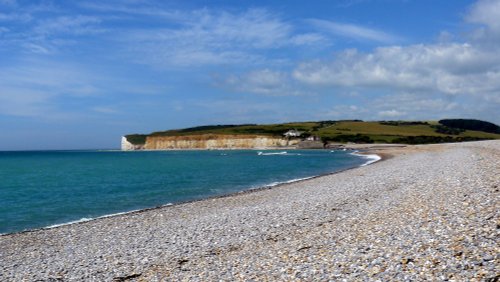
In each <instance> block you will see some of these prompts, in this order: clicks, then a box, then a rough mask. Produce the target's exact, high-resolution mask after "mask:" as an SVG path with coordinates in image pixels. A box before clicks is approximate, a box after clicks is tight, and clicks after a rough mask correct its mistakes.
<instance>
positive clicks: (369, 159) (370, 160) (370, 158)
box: [351, 151, 382, 166]
mask: <svg viewBox="0 0 500 282" xmlns="http://www.w3.org/2000/svg"><path fill="white" fill-rule="evenodd" d="M351 155H353V156H358V157H362V158H365V159H367V162H366V163H364V164H362V165H360V166H367V165H369V164H372V163H374V162H378V161H380V160H381V159H382V158H381V157H380V156H379V155H375V154H372V155H364V154H358V151H354V152H352V153H351Z"/></svg>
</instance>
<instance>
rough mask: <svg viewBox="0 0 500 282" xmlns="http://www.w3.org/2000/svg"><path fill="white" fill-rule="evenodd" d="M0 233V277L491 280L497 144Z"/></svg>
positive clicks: (410, 154)
mask: <svg viewBox="0 0 500 282" xmlns="http://www.w3.org/2000/svg"><path fill="white" fill-rule="evenodd" d="M380 153H381V155H384V156H390V157H388V158H386V159H385V160H384V161H382V162H377V163H374V164H372V165H368V166H364V167H360V168H356V169H351V170H348V171H344V172H341V173H336V174H332V175H327V176H322V177H318V178H314V179H310V180H306V181H301V182H296V183H291V184H286V185H281V186H277V187H273V188H272V189H264V190H259V191H257V192H251V193H240V194H235V195H232V196H229V197H222V198H214V199H208V200H203V201H198V202H192V203H186V204H180V205H174V206H170V207H164V208H158V209H152V210H147V211H142V212H136V213H131V214H126V215H120V216H115V217H110V218H103V219H99V220H94V221H90V222H83V223H79V224H72V225H67V226H61V227H58V228H53V229H47V230H38V231H33V232H24V233H18V234H10V235H3V236H0V281H35V280H44V281H45V280H63V281H162V280H175V281H178V280H187V281H213V280H219V279H220V280H225V281H239V280H278V281H291V280H307V281H312V280H314V281H317V280H337V279H347V280H349V281H355V280H381V281H403V280H412V281H422V280H447V279H449V280H455V281H483V280H485V281H488V279H491V281H495V279H497V280H498V278H499V275H500V269H499V265H500V264H499V259H500V257H499V256H498V254H499V253H500V248H499V244H498V242H499V237H498V236H499V230H500V229H499V228H500V211H499V209H498V207H499V206H500V205H499V189H500V187H499V185H500V183H499V182H500V177H499V173H500V141H484V142H470V143H459V144H443V145H422V146H409V147H406V148H392V149H391V148H388V149H384V150H382V151H381V152H380Z"/></svg>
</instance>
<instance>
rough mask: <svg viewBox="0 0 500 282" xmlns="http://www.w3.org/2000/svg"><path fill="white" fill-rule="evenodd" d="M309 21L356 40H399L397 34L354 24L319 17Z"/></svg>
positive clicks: (330, 31) (326, 30) (386, 41)
mask: <svg viewBox="0 0 500 282" xmlns="http://www.w3.org/2000/svg"><path fill="white" fill-rule="evenodd" d="M309 22H310V23H311V24H312V25H313V26H315V27H317V28H319V29H321V30H323V31H325V32H327V33H331V34H333V35H340V36H343V37H348V38H352V39H356V40H365V41H375V42H378V43H393V42H396V41H399V40H400V39H399V38H398V37H397V36H395V35H392V34H389V33H387V32H384V31H381V30H377V29H373V28H368V27H364V26H360V25H355V24H349V23H339V22H334V21H326V20H319V19H311V20H309Z"/></svg>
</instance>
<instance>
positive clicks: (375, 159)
mask: <svg viewBox="0 0 500 282" xmlns="http://www.w3.org/2000/svg"><path fill="white" fill-rule="evenodd" d="M194 150H197V149H194ZM200 150H203V149H200ZM245 150H246V149H245ZM255 150H256V151H258V150H259V149H255ZM261 150H271V149H261ZM272 150H274V149H272ZM294 150H295V149H294ZM306 150H307V149H306ZM323 150H324V149H323ZM138 151H153V152H154V151H165V150H138ZM167 151H170V150H167ZM181 151H185V150H181ZM188 151H189V150H188ZM350 154H352V155H355V156H359V157H363V158H365V159H367V161H366V162H365V163H363V164H361V165H359V166H355V167H352V168H347V169H341V170H337V171H333V172H328V173H323V174H318V175H313V176H309V177H303V178H296V179H290V180H286V181H282V182H278V183H270V184H266V185H263V186H258V187H255V188H247V189H244V190H241V191H237V192H232V193H228V194H222V195H214V196H209V197H206V198H200V199H194V200H187V201H181V202H176V203H166V204H163V205H159V206H154V207H148V208H142V209H136V210H130V211H124V212H117V213H112V214H105V215H102V216H97V217H92V218H81V219H78V220H73V221H69V222H63V223H56V224H53V225H49V226H44V227H39V228H33V229H27V230H22V231H17V232H12V233H0V237H2V236H9V235H14V234H20V233H31V232H38V231H43V230H49V229H54V228H59V227H62V226H68V225H74V224H82V223H87V222H92V221H96V220H100V219H104V218H113V217H118V216H126V215H129V214H135V213H142V212H148V211H152V210H158V209H164V208H169V207H172V206H181V205H184V204H190V203H195V202H200V201H206V200H207V201H208V200H212V199H219V198H226V197H233V196H235V195H241V194H246V193H256V192H259V191H262V190H268V189H273V188H278V187H280V186H285V185H288V184H291V183H299V182H302V181H307V180H310V179H315V178H318V177H323V176H328V175H333V174H337V173H342V172H344V171H347V170H351V169H356V168H358V167H363V166H367V165H371V164H374V163H376V162H378V161H383V160H384V157H382V156H379V155H378V154H375V153H370V152H369V151H364V152H363V151H357V150H356V151H353V152H352V153H350ZM370 156H371V157H370Z"/></svg>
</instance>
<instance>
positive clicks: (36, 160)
mask: <svg viewBox="0 0 500 282" xmlns="http://www.w3.org/2000/svg"><path fill="white" fill-rule="evenodd" d="M276 153H278V154H276ZM366 161H367V160H366V158H363V157H360V156H355V155H352V154H349V153H348V152H331V151H326V150H318V151H315V150H308V151H305V150H304V151H302V150H292V151H288V152H287V153H284V152H283V151H261V152H259V151H254V150H238V151H233V150H232V151H154V152H146V151H134V152H121V151H29V152H0V233H11V232H18V231H22V230H28V229H34V228H40V227H47V226H51V225H56V224H62V223H67V222H72V221H77V220H82V219H90V218H95V217H99V216H105V215H109V214H114V213H119V212H127V211H132V210H137V209H143V208H150V207H155V206H159V205H165V204H169V203H178V202H184V201H189V200H196V199H202V198H207V197H210V196H215V195H224V194H230V193H233V192H237V191H242V190H246V189H251V188H257V187H262V186H266V185H273V184H276V183H281V182H286V181H290V180H293V179H300V178H305V177H311V176H316V175H320V174H325V173H329V172H334V171H338V170H343V169H347V168H352V167H356V166H359V165H362V164H363V163H365V162H366Z"/></svg>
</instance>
